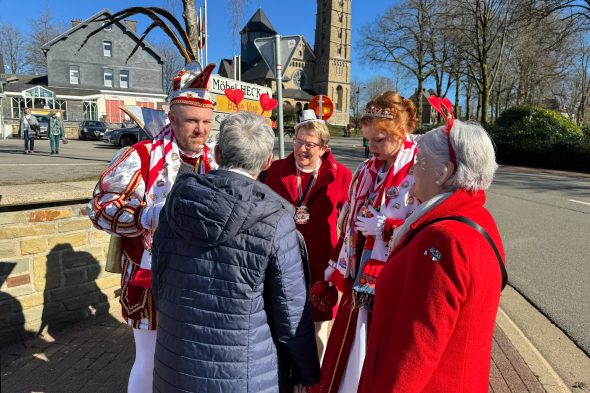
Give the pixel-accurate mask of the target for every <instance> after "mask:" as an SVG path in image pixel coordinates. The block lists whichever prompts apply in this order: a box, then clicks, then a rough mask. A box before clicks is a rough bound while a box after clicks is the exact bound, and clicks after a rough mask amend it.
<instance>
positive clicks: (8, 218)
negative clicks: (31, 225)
mask: <svg viewBox="0 0 590 393" xmlns="http://www.w3.org/2000/svg"><path fill="white" fill-rule="evenodd" d="M25 222H27V215H26V213H24V212H15V213H0V225H6V224H21V223H25Z"/></svg>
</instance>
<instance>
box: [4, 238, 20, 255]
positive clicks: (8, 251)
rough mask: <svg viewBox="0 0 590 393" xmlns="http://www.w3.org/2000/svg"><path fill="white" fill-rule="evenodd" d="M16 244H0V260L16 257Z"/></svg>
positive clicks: (7, 242)
mask: <svg viewBox="0 0 590 393" xmlns="http://www.w3.org/2000/svg"><path fill="white" fill-rule="evenodd" d="M16 244H17V243H16V242H15V241H11V240H8V241H3V242H0V258H10V257H14V256H16Z"/></svg>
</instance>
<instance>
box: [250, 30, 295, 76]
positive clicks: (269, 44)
mask: <svg viewBox="0 0 590 393" xmlns="http://www.w3.org/2000/svg"><path fill="white" fill-rule="evenodd" d="M300 41H301V36H300V35H286V36H281V41H280V42H281V45H280V52H279V53H280V54H281V57H280V59H279V64H278V65H279V66H280V67H277V63H276V60H275V38H274V37H267V38H256V39H255V40H254V45H255V46H256V48H257V49H258V52H260V54H261V55H262V59H263V60H264V62H265V63H266V65H267V66H268V68H270V71H271V72H272V73H273V76H274V77H275V78H276V77H277V74H276V72H275V70H276V69H279V68H280V69H281V77H282V76H283V72H285V69H286V68H287V67H288V66H289V63H291V59H292V58H293V55H294V54H295V51H296V50H297V46H298V45H299V42H300Z"/></svg>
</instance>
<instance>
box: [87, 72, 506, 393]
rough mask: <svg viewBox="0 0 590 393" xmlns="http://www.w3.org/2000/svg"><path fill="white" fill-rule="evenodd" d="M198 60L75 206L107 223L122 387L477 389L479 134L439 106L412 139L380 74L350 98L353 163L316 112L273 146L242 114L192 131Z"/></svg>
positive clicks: (489, 306) (488, 233) (485, 298)
mask: <svg viewBox="0 0 590 393" xmlns="http://www.w3.org/2000/svg"><path fill="white" fill-rule="evenodd" d="M211 71H212V68H211V67H206V68H205V69H204V70H201V69H199V67H194V66H192V67H187V68H185V69H184V70H183V71H182V72H181V73H179V76H178V77H177V78H176V79H175V80H174V84H173V90H172V93H171V96H170V105H171V106H170V111H169V114H168V117H169V120H170V124H169V125H168V126H166V127H165V128H164V129H163V130H162V131H161V132H160V133H159V134H158V135H157V136H156V137H155V139H153V140H149V141H143V142H140V143H138V144H136V145H134V146H132V147H130V148H128V149H124V150H121V151H120V152H119V153H118V154H117V156H116V157H115V158H114V159H113V161H112V163H111V165H110V166H109V168H108V169H107V170H106V171H105V172H104V174H103V175H102V177H101V178H100V180H99V182H98V184H97V186H96V188H95V191H94V198H93V199H92V201H91V202H90V203H89V204H88V208H87V210H88V215H89V217H90V219H91V220H92V222H93V223H94V225H95V226H96V227H97V228H99V229H102V230H104V231H107V232H108V233H110V234H111V235H113V236H115V237H118V238H120V239H121V240H122V241H121V243H120V244H121V248H122V253H121V257H120V267H121V269H120V270H121V287H122V291H121V298H120V302H121V305H122V310H123V316H124V319H125V320H126V321H127V322H128V324H129V325H130V326H131V327H132V328H133V335H134V340H135V348H136V355H135V362H134V364H133V367H132V369H131V373H130V377H129V384H128V391H129V392H132V393H133V392H151V391H154V392H306V391H307V392H322V393H328V392H329V393H336V392H339V393H345V392H363V393H365V392H464V391H469V392H487V390H488V387H487V386H488V379H489V369H490V354H491V346H492V335H493V328H494V320H495V316H496V311H497V308H498V303H499V298H500V292H501V289H502V288H503V284H504V283H503V281H504V276H503V266H504V265H503V263H504V262H503V260H504V251H503V247H502V241H501V239H500V235H499V233H498V229H497V227H496V224H495V223H494V220H493V218H492V217H491V215H490V214H489V212H488V211H487V210H486V209H485V208H484V203H485V189H486V188H487V187H488V186H489V185H490V184H491V182H492V180H493V177H494V173H495V170H496V167H497V165H496V162H495V154H494V149H493V145H492V142H491V140H490V138H489V136H488V135H487V133H486V131H485V130H484V129H483V128H482V127H481V126H480V125H479V124H477V123H474V122H462V121H459V120H455V119H454V118H452V116H451V115H450V113H449V111H448V108H447V111H446V112H444V110H443V109H441V113H443V114H445V115H446V116H445V118H446V119H447V123H446V125H443V126H441V127H439V128H436V129H434V130H432V131H430V132H427V133H426V134H424V135H421V136H415V135H413V132H414V130H415V129H416V127H417V119H416V108H415V105H414V103H413V102H412V101H411V100H408V99H405V98H403V97H401V96H400V95H399V94H398V93H396V92H393V91H390V92H386V93H383V94H381V95H379V96H378V97H374V98H373V99H372V100H371V101H370V102H369V103H368V104H367V106H366V108H365V111H364V115H363V117H362V119H361V130H362V134H363V137H364V138H366V140H367V146H368V151H369V152H370V153H371V155H372V156H371V158H369V159H367V160H365V161H364V162H362V163H361V164H360V165H359V166H358V168H357V169H356V170H355V171H354V173H351V171H350V170H348V169H347V168H346V167H345V166H344V165H342V164H341V163H339V162H338V161H337V159H336V157H334V155H333V154H332V152H331V150H330V134H329V131H328V128H327V126H326V124H325V122H324V121H322V120H319V119H317V118H316V116H315V113H314V112H313V111H312V110H306V111H304V112H303V113H302V116H301V118H300V122H299V123H298V124H297V125H296V127H295V135H294V143H293V152H292V153H291V154H290V155H289V156H287V157H286V158H284V159H280V160H273V147H274V140H275V135H274V132H273V130H272V129H271V127H270V126H269V125H268V122H267V120H266V119H265V118H263V117H261V116H260V115H257V114H253V113H249V112H236V113H234V114H230V115H228V116H227V117H226V118H225V119H224V120H223V121H222V123H221V125H220V130H219V135H218V138H217V140H216V141H215V143H214V144H208V143H207V141H208V138H209V133H210V130H211V124H212V117H213V102H212V100H211V97H210V95H209V93H208V91H207V84H208V79H209V76H210V74H211ZM443 107H444V105H443ZM438 108H441V106H440V105H438ZM498 263H499V264H500V267H498Z"/></svg>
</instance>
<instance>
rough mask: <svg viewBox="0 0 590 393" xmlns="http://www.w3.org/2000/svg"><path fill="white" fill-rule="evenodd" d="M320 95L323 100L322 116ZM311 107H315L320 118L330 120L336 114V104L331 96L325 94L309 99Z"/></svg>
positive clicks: (314, 109)
mask: <svg viewBox="0 0 590 393" xmlns="http://www.w3.org/2000/svg"><path fill="white" fill-rule="evenodd" d="M320 97H321V100H322V113H321V116H320ZM309 109H313V111H314V112H315V115H316V116H317V117H318V119H321V120H324V121H326V120H328V119H329V118H330V117H331V116H332V115H333V114H334V104H333V103H332V100H331V99H330V97H328V96H325V95H317V96H315V97H313V98H312V99H311V101H309Z"/></svg>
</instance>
